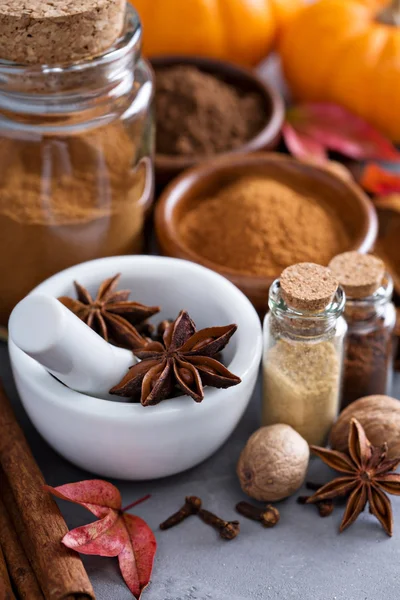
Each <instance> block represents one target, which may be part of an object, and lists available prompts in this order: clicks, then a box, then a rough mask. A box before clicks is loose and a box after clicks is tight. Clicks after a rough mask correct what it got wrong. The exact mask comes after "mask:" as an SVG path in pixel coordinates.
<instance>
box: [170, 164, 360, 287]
mask: <svg viewBox="0 0 400 600" xmlns="http://www.w3.org/2000/svg"><path fill="white" fill-rule="evenodd" d="M179 233H180V235H181V239H182V242H183V243H184V244H185V245H186V246H187V247H188V248H189V249H190V250H191V251H193V252H195V253H196V254H198V255H199V256H201V257H203V258H204V259H206V260H208V261H210V262H212V263H214V264H216V265H218V266H219V267H222V268H223V270H224V271H227V272H236V273H240V274H243V275H254V276H260V277H274V276H276V275H277V274H278V273H279V272H281V271H282V270H283V269H284V268H286V267H287V266H289V265H292V264H294V263H301V262H317V263H319V264H322V265H326V264H327V263H328V262H329V261H330V259H331V258H332V257H333V256H334V255H335V254H337V253H339V252H342V251H343V250H345V249H347V248H348V247H349V245H350V240H349V236H348V233H347V231H346V229H345V227H344V225H343V223H342V222H341V221H340V219H339V217H338V216H337V214H335V213H334V212H333V211H331V210H330V209H329V207H328V206H327V205H324V204H323V202H321V201H320V200H319V199H318V198H317V197H316V196H313V195H312V194H311V192H310V193H308V194H307V193H306V192H305V191H297V190H296V189H295V188H294V187H291V186H290V185H288V184H286V183H284V182H283V181H280V180H278V179H273V178H272V177H269V176H262V175H249V176H245V177H242V178H240V179H238V180H237V181H234V182H233V183H230V184H229V185H227V186H225V187H222V188H221V189H220V190H219V191H217V192H216V193H215V194H214V195H212V196H210V197H208V198H206V199H199V202H197V204H196V205H195V206H193V208H192V209H191V210H189V211H188V212H187V213H186V214H185V215H184V216H183V218H182V220H181V221H180V224H179Z"/></svg>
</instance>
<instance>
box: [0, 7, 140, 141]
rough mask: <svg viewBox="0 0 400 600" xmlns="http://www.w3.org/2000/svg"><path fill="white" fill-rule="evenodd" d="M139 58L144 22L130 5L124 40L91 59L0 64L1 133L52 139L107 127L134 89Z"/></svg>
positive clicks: (121, 39) (5, 62)
mask: <svg viewBox="0 0 400 600" xmlns="http://www.w3.org/2000/svg"><path fill="white" fill-rule="evenodd" d="M140 55H141V26H140V21H139V18H138V16H137V14H136V12H135V11H134V9H133V8H132V7H131V6H130V5H128V8H127V13H126V18H125V29H124V32H123V34H122V36H121V37H120V39H119V40H117V41H116V43H115V44H114V46H113V47H112V48H110V49H109V50H108V51H107V52H105V53H104V54H102V55H100V56H97V57H95V58H93V59H91V60H85V61H82V62H77V63H74V64H71V65H60V66H46V65H18V64H16V63H11V62H8V61H0V129H1V131H2V134H4V135H7V133H8V134H9V135H10V136H13V137H17V136H18V132H19V131H21V135H26V134H27V133H29V131H30V130H31V131H32V133H35V134H37V133H38V132H39V131H40V132H41V133H49V134H52V133H54V132H55V131H56V130H57V129H58V128H60V127H65V128H68V127H73V126H74V125H76V124H77V123H82V122H86V123H87V122H89V121H93V122H96V123H98V122H99V121H101V123H98V124H106V122H107V118H111V119H112V118H113V115H112V113H113V110H110V103H112V105H113V106H114V107H115V105H117V104H118V102H120V103H122V104H123V98H124V96H127V95H129V93H130V92H131V90H132V89H133V87H134V84H135V67H136V65H137V64H138V61H139V59H140ZM114 109H115V108H114ZM107 115H108V117H107ZM104 121H105V122H104Z"/></svg>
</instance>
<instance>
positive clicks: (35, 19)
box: [0, 0, 126, 65]
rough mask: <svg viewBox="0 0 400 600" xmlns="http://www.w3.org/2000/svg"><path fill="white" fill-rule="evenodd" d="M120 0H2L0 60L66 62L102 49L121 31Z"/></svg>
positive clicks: (122, 11) (122, 8)
mask: <svg viewBox="0 0 400 600" xmlns="http://www.w3.org/2000/svg"><path fill="white" fill-rule="evenodd" d="M125 9H126V0H2V1H1V2H0V60H10V61H14V62H17V63H20V64H42V65H44V64H46V65H52V64H53V65H54V64H67V63H72V62H76V61H80V60H83V59H87V58H90V57H93V56H97V55H99V54H101V53H103V52H104V51H105V50H107V48H110V47H111V46H112V45H113V44H114V42H115V41H116V40H117V39H118V38H119V36H120V35H121V33H122V30H123V27H124V21H125Z"/></svg>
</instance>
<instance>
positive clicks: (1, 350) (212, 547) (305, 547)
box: [0, 345, 400, 600]
mask: <svg viewBox="0 0 400 600" xmlns="http://www.w3.org/2000/svg"><path fill="white" fill-rule="evenodd" d="M0 360H1V363H0V364H1V369H0V371H1V376H2V377H3V378H4V382H5V386H6V388H7V391H8V393H9V395H10V397H11V399H12V402H13V405H14V408H15V411H16V414H17V417H18V420H19V421H20V423H21V425H22V427H23V428H24V431H25V433H26V436H27V438H28V441H29V443H30V445H31V448H32V450H33V453H34V455H35V457H36V459H37V461H38V463H39V465H40V467H41V469H42V470H43V473H44V475H45V478H46V481H47V483H49V484H50V485H53V486H56V485H60V484H63V483H68V482H72V481H79V480H81V479H86V478H92V477H93V475H91V474H89V473H86V472H84V471H81V470H80V469H77V468H75V467H74V466H73V465H71V464H69V463H68V462H66V461H65V460H64V459H62V458H61V457H60V456H58V455H57V454H56V453H55V452H54V451H53V450H51V448H49V446H48V445H47V444H46V443H45V442H44V441H43V440H42V439H41V437H40V436H39V435H38V434H37V433H36V431H35V430H34V429H33V427H32V425H31V424H30V422H29V420H28V418H27V416H26V414H25V413H24V411H23V409H22V407H21V405H20V402H19V400H18V397H17V394H16V391H15V388H14V384H13V381H12V376H11V372H10V368H9V363H8V358H7V351H6V347H5V345H2V346H1V347H0ZM394 395H396V396H397V397H398V398H400V377H399V376H397V379H396V383H395V391H394ZM259 404H260V392H259V389H258V390H257V391H256V393H255V395H254V397H253V399H252V402H251V405H250V407H249V409H248V410H247V412H246V414H245V416H244V418H243V420H242V422H241V423H240V425H239V427H238V428H237V430H236V431H235V432H234V434H233V435H232V437H231V439H230V440H229V441H228V442H227V443H226V444H225V446H224V447H223V448H221V450H220V451H219V452H217V454H216V455H215V456H213V457H212V458H211V459H209V460H208V461H206V462H205V463H203V464H202V465H200V466H198V467H197V468H195V469H192V470H191V471H189V472H187V473H183V474H181V475H179V476H175V477H171V478H169V479H164V480H160V481H153V482H147V483H126V482H114V483H116V485H117V486H118V487H119V489H120V490H121V493H122V495H123V502H124V503H125V504H128V503H130V502H132V501H133V500H135V499H137V498H140V497H141V496H142V495H144V494H147V493H151V494H152V497H151V499H150V500H149V501H148V502H146V503H144V504H143V505H141V506H138V507H137V509H136V514H138V515H139V516H141V517H143V518H144V519H145V520H146V521H147V522H148V523H149V525H150V526H151V527H152V528H153V529H154V530H155V532H156V536H157V541H158V553H157V557H156V561H155V566H154V571H153V580H152V583H151V585H150V587H149V588H148V589H147V590H146V591H145V593H144V594H143V600H264V599H265V600H383V599H385V600H398V599H399V598H400V567H399V564H400V497H393V496H392V504H393V511H394V517H395V535H394V537H393V538H392V539H390V538H388V537H387V536H386V534H385V533H384V532H383V530H382V529H381V527H380V526H379V524H378V522H377V521H376V519H374V518H373V517H372V516H371V515H369V513H368V511H365V513H364V514H363V515H362V516H361V517H360V518H359V519H358V521H357V522H356V523H355V524H354V525H353V526H352V527H351V528H350V529H349V530H347V531H346V532H344V533H343V534H341V535H339V534H338V526H339V522H340V519H341V514H342V509H340V508H339V509H337V510H336V511H335V512H334V514H333V515H332V516H331V517H329V518H326V519H321V518H320V517H319V516H318V515H317V514H316V512H315V509H314V507H305V506H299V505H297V504H296V499H295V497H293V498H291V499H289V500H286V501H284V502H281V503H279V510H280V511H281V522H280V523H279V525H278V526H277V527H275V528H274V529H270V530H265V529H263V528H262V527H261V526H260V525H258V524H257V523H253V522H251V521H247V520H245V519H242V520H241V522H242V531H241V534H240V536H239V537H238V538H237V539H236V540H234V541H232V542H224V541H222V540H220V539H218V538H217V536H216V534H215V532H214V531H213V530H212V529H211V528H210V527H207V526H206V525H203V524H202V523H201V522H200V521H199V520H198V519H197V518H191V519H190V520H188V521H187V522H185V523H184V524H182V525H181V526H180V527H177V528H176V529H172V530H170V531H167V532H160V531H158V524H159V523H160V522H161V521H162V520H163V519H164V518H165V517H167V516H169V515H170V514H171V513H172V512H174V511H175V510H176V509H177V508H178V507H179V506H180V505H181V504H182V501H183V499H184V497H185V495H188V494H194V495H198V496H201V497H202V499H203V502H204V504H205V506H207V508H209V509H210V510H212V511H215V512H216V513H218V514H219V515H220V516H222V517H226V518H227V519H233V518H234V517H235V512H234V506H235V504H236V503H237V502H238V501H239V500H241V499H243V498H244V496H243V494H242V492H241V490H240V487H239V485H238V482H237V479H236V475H235V465H236V461H237V459H238V456H239V453H240V451H241V448H242V447H243V445H244V444H245V442H246V440H247V438H248V437H249V435H250V434H251V433H252V432H253V431H254V430H255V429H256V428H257V427H258V426H259ZM99 452H101V448H99ZM328 477H329V470H327V469H325V467H324V466H323V465H321V464H320V462H319V461H317V460H316V459H314V460H313V461H312V462H311V465H310V474H309V478H310V479H311V480H314V481H318V482H319V481H321V482H323V481H327V480H328ZM303 493H307V492H306V491H304V492H303ZM60 506H61V509H62V512H63V514H64V516H65V519H66V521H67V523H68V526H69V527H70V528H73V527H77V526H79V525H83V524H85V523H87V522H89V519H90V518H91V515H90V513H88V512H87V511H85V510H84V509H81V508H80V507H77V506H75V505H72V504H70V503H67V502H60ZM83 560H84V562H85V566H86V568H87V570H88V573H89V576H90V578H91V580H92V582H93V585H94V588H95V591H96V595H97V599H98V600H130V599H131V598H132V596H131V594H130V593H129V590H128V589H127V588H126V587H125V585H124V582H123V580H122V579H121V577H120V575H119V572H118V566H117V560H116V559H108V558H98V557H83Z"/></svg>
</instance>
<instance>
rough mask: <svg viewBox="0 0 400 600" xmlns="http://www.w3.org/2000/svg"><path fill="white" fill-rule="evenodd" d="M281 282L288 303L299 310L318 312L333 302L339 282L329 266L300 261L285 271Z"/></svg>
mask: <svg viewBox="0 0 400 600" xmlns="http://www.w3.org/2000/svg"><path fill="white" fill-rule="evenodd" d="M280 284H281V293H282V297H283V299H284V301H285V302H286V304H288V305H289V306H291V307H292V308H294V309H297V310H306V311H309V312H317V311H320V310H323V309H324V308H326V307H327V306H328V304H330V303H331V302H332V300H333V298H334V296H335V293H336V290H337V288H338V285H339V282H338V281H337V279H336V277H335V276H334V274H333V273H332V271H330V269H328V268H327V267H321V265H315V264H314V263H299V264H297V265H292V266H291V267H288V268H287V269H285V270H284V271H283V273H282V275H281V278H280Z"/></svg>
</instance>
